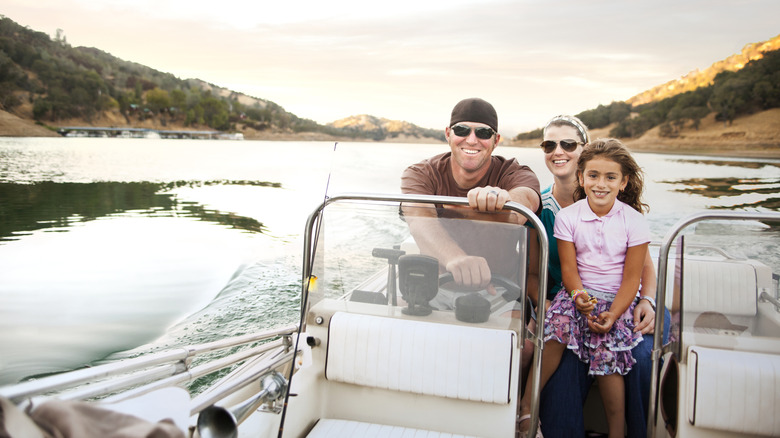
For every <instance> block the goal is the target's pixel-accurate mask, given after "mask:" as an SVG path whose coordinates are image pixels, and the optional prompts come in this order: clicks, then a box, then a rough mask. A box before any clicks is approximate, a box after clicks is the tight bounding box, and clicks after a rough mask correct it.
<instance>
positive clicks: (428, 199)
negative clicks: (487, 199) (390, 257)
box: [301, 193, 549, 430]
mask: <svg viewBox="0 0 780 438" xmlns="http://www.w3.org/2000/svg"><path fill="white" fill-rule="evenodd" d="M351 201H365V202H371V203H392V204H395V203H398V205H399V207H400V206H401V205H403V204H404V203H410V204H429V205H453V206H466V207H467V206H468V205H469V201H468V199H467V198H462V197H452V196H434V195H408V194H367V193H345V194H339V195H335V196H333V197H329V198H327V199H325V201H324V202H322V203H321V204H320V205H319V206H318V207H317V208H315V210H314V211H313V212H312V213H311V214H310V215H309V218H308V220H307V222H306V227H305V235H304V254H303V272H302V282H301V283H302V303H301V309H302V312H303V313H302V318H301V327H302V330H306V326H305V324H306V318H305V315H306V314H307V312H308V310H309V309H308V307H309V306H310V305H311V303H310V297H309V290H308V288H309V285H310V281H309V279H310V278H312V274H313V272H312V271H313V265H314V255H315V250H316V244H317V242H316V238H315V236H316V235H317V227H318V224H320V223H322V212H323V210H324V209H325V207H327V206H328V205H330V204H333V203H336V202H351ZM504 211H509V212H514V213H517V214H520V215H521V216H523V217H525V219H526V224H530V225H531V226H532V227H533V228H534V229H535V231H536V236H537V240H538V244H539V259H538V263H539V272H540V273H541V274H540V275H539V281H538V295H537V296H540V297H541V296H545V294H546V291H547V275H546V272H547V269H548V268H547V265H548V252H549V240H548V236H547V234H546V232H545V228H544V224H542V222H541V220H540V219H539V218H538V217H537V216H536V214H535V213H534V212H533V211H531V210H530V209H528V208H527V207H525V206H524V205H522V204H519V203H516V202H508V203H506V204H505V205H504ZM531 262H533V261H531ZM518 300H519V301H520V305H521V307H522V308H523V309H527V308H529V307H528V306H527V304H526V295H525V294H521V296H520V298H519V299H518ZM544 315H545V308H544V306H537V309H536V321H538V323H537V325H536V333H531V332H530V331H529V330H528V329H527V328H525V329H524V330H521V331H520V332H521V333H520V345H522V344H523V341H524V340H525V339H530V340H531V341H532V342H533V343H534V345H535V348H534V356H533V362H532V365H531V366H532V369H540V368H541V361H542V356H541V355H542V349H543V348H544V343H543V342H542V339H543V336H542V335H543V333H544ZM533 376H534V377H533V381H532V383H531V388H530V390H531V391H532V399H531V423H530V424H529V428H530V429H529V430H535V429H536V428H537V424H538V418H539V417H538V414H539V412H538V408H539V395H540V383H541V382H540V379H541V375H540V373H533Z"/></svg>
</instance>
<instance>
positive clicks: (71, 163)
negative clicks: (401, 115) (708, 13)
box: [0, 138, 780, 384]
mask: <svg viewBox="0 0 780 438" xmlns="http://www.w3.org/2000/svg"><path fill="white" fill-rule="evenodd" d="M446 149H447V146H446V145H443V144H440V145H416V144H392V143H339V144H338V145H337V146H335V147H334V144H333V143H329V142H262V141H217V140H213V141H212V140H145V139H113V138H111V139H96V138H95V139H93V138H45V139H44V138H0V384H4V383H10V382H14V381H17V380H19V379H21V378H23V377H25V376H29V375H38V374H43V373H49V372H56V371H59V370H63V369H69V368H73V367H78V366H81V365H82V364H85V363H90V362H94V361H97V360H100V359H103V358H105V357H106V356H108V355H110V354H112V353H116V354H115V355H114V356H113V357H128V356H133V355H137V354H142V353H144V352H149V351H155V350H159V349H165V348H170V347H173V346H180V345H185V344H192V343H199V342H204V341H210V340H214V339H217V338H219V337H222V336H227V335H233V334H239V333H247V332H251V331H255V330H258V329H262V328H265V327H271V326H274V325H278V324H279V323H281V322H290V321H295V320H297V315H298V304H299V302H298V295H299V292H300V285H299V282H300V275H301V274H300V272H301V271H300V265H301V256H302V232H303V228H304V224H305V221H306V218H307V216H308V215H309V214H310V213H311V211H312V210H313V209H314V208H315V207H316V206H317V205H318V204H319V203H320V202H321V201H322V200H323V198H324V197H325V195H326V192H327V194H328V195H333V194H336V193H342V192H385V193H398V192H399V176H400V173H401V172H402V170H403V169H404V168H405V167H406V166H407V165H408V164H410V163H413V162H417V161H419V160H421V159H423V158H426V157H429V156H432V155H434V154H436V153H439V152H443V151H445V150H446ZM496 153H498V154H501V155H504V156H508V157H516V158H517V159H518V160H519V161H520V162H521V163H525V164H528V165H529V166H530V167H531V168H532V169H533V170H534V171H536V173H537V176H538V177H539V179H540V181H541V183H542V187H545V186H547V185H549V184H550V183H551V181H552V178H551V177H550V176H549V174H548V172H547V169H546V167H545V165H544V161H543V156H542V152H541V151H540V150H537V149H521V148H510V147H499V148H498V149H497V152H496ZM635 157H636V159H637V161H638V162H639V164H640V165H641V166H642V167H643V168H644V170H645V173H646V182H647V189H646V201H647V202H648V203H649V204H650V206H651V210H650V212H649V214H648V215H647V217H648V219H649V222H650V224H651V230H652V232H653V237H654V239H656V240H660V239H661V238H662V237H663V235H664V234H665V232H666V231H667V229H668V228H669V227H671V226H672V225H673V224H674V223H675V222H676V221H677V220H679V219H680V218H682V217H683V216H685V215H687V214H690V213H693V212H696V211H701V210H703V209H713V208H724V209H734V210H753V211H778V210H780V159H778V160H771V159H767V160H755V159H738V158H710V157H701V156H684V155H662V154H646V153H637V154H636V155H635ZM755 228H756V229H755V233H754V236H753V238H752V239H751V240H746V241H741V242H737V243H736V245H735V246H734V247H732V248H730V250H732V251H736V252H737V253H740V254H741V255H743V256H746V257H756V258H759V259H761V260H764V261H765V262H767V263H769V264H772V265H773V268H774V270H775V271H776V272H780V260H778V253H780V251H779V250H778V248H780V235H779V232H778V230H777V229H776V228H769V227H763V226H756V227H755ZM710 233H711V234H712V235H714V236H717V235H718V234H719V231H718V229H717V228H716V229H714V230H711V231H710Z"/></svg>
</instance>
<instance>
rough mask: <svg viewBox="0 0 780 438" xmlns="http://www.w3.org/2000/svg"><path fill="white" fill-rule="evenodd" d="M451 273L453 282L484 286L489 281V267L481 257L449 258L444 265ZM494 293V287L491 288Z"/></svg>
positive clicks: (470, 285)
mask: <svg viewBox="0 0 780 438" xmlns="http://www.w3.org/2000/svg"><path fill="white" fill-rule="evenodd" d="M444 268H445V269H446V270H447V271H448V272H451V273H452V277H453V279H454V280H455V283H458V284H461V285H464V286H468V287H476V288H484V287H486V286H488V284H489V283H490V267H489V266H488V263H487V260H485V259H484V258H483V257H477V256H469V255H464V256H460V257H456V258H454V259H452V260H450V261H449V262H448V263H447V265H446V266H445V267H444ZM493 293H494V294H495V289H493Z"/></svg>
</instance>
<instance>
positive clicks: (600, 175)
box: [579, 157, 628, 217]
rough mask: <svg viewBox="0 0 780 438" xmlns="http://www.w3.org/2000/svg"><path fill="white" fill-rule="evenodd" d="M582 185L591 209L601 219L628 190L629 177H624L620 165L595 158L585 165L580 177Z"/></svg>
mask: <svg viewBox="0 0 780 438" xmlns="http://www.w3.org/2000/svg"><path fill="white" fill-rule="evenodd" d="M579 181H580V185H581V186H582V188H583V189H585V196H587V197H588V205H590V209H591V210H593V212H594V213H596V215H597V216H599V217H601V216H604V215H606V214H607V213H609V211H610V210H611V209H612V206H613V205H615V199H617V195H618V193H619V192H620V191H621V190H623V189H624V188H626V185H627V184H628V175H623V173H622V172H621V167H620V164H618V163H617V162H615V161H612V160H609V159H606V158H602V157H595V158H593V159H592V160H590V161H588V162H587V163H585V170H584V171H583V172H582V173H581V174H580V175H579Z"/></svg>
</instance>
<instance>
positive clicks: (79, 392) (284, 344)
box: [0, 325, 298, 414]
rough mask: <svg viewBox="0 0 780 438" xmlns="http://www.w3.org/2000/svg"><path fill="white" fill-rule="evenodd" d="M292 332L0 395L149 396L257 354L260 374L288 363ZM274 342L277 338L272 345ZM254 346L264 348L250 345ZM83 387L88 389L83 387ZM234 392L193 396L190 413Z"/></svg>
mask: <svg viewBox="0 0 780 438" xmlns="http://www.w3.org/2000/svg"><path fill="white" fill-rule="evenodd" d="M297 330H298V327H297V325H288V326H284V327H280V328H275V329H271V330H264V331H260V332H257V333H253V334H247V335H242V336H235V337H231V338H227V339H221V340H218V341H213V342H207V343H203V344H197V345H190V346H185V347H181V348H177V349H172V350H168V351H163V352H159V353H151V354H145V355H143V356H139V357H136V358H132V359H125V360H119V361H116V362H111V363H106V364H103V365H98V366H94V367H89V368H84V369H80V370H75V371H70V372H66V373H62V374H57V375H52V376H47V377H43V378H39V379H35V380H30V381H26V382H22V383H18V384H15V385H10V386H6V387H0V396H2V397H5V398H7V399H9V400H10V401H11V402H13V403H16V404H21V403H23V402H25V401H26V400H32V399H33V398H35V399H40V398H43V399H45V398H47V397H51V396H53V395H56V398H58V399H60V400H87V399H93V398H101V401H105V402H117V401H121V400H125V399H128V398H131V397H135V396H138V395H142V394H145V393H149V392H151V391H154V390H155V389H159V388H164V387H168V386H172V385H183V384H186V383H189V382H192V381H194V380H195V379H198V378H200V377H203V376H207V375H209V374H211V373H214V372H216V371H219V370H221V369H225V368H228V367H232V366H234V365H236V364H239V363H241V362H242V361H246V360H247V359H249V358H252V357H257V356H258V355H266V356H267V357H268V359H267V360H266V362H267V364H266V366H263V367H260V368H262V370H261V371H267V370H268V369H273V368H274V367H277V366H281V365H283V364H284V363H286V362H289V361H290V360H291V359H292V357H293V353H292V348H291V345H292V340H291V338H292V336H293V335H294V334H295V333H296V332H297ZM274 338H279V339H276V340H273V339H274ZM264 341H265V342H264ZM257 342H263V343H262V344H260V345H257V346H251V344H254V343H257ZM242 346H243V347H247V346H248V347H249V348H244V349H242V350H239V351H237V352H234V353H229V354H227V355H225V356H223V357H221V358H218V359H213V360H209V361H206V362H204V363H203V364H200V365H197V366H193V360H194V359H195V358H196V357H198V356H203V355H205V354H207V353H218V352H222V351H226V350H228V349H233V348H236V347H242ZM253 377H254V379H255V380H256V379H257V378H258V376H254V375H253ZM242 382H243V381H242ZM250 382H251V380H250V381H249V382H243V385H246V384H248V383H250ZM85 383H90V384H89V385H85ZM236 389H237V388H233V387H225V388H221V391H219V392H217V393H213V394H209V395H208V396H204V397H201V398H197V397H196V399H194V400H193V403H192V409H191V411H192V413H193V414H194V413H197V412H199V411H200V410H202V409H203V408H205V407H207V406H208V405H210V404H213V403H214V402H215V401H217V400H220V399H222V398H223V397H225V396H227V395H230V394H231V393H232V392H234V391H235V390H236Z"/></svg>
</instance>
